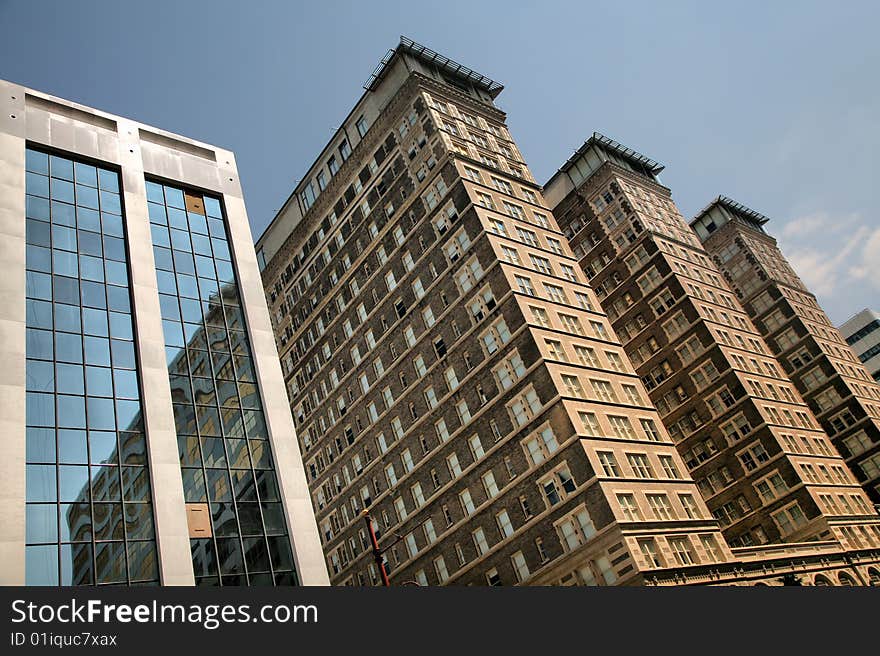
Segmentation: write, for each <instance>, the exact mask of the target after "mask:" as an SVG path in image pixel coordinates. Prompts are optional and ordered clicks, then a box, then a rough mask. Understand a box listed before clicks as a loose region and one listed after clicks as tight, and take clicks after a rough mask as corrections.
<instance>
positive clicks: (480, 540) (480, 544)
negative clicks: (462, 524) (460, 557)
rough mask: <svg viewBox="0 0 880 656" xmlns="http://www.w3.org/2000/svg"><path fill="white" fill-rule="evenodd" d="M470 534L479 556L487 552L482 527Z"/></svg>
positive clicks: (486, 543) (487, 542) (487, 546)
mask: <svg viewBox="0 0 880 656" xmlns="http://www.w3.org/2000/svg"><path fill="white" fill-rule="evenodd" d="M472 536H473V540H474V546H475V547H476V548H477V553H478V554H480V555H481V556H484V555H485V554H487V553H488V552H489V541H488V540H487V539H486V532H485V531H484V530H483V529H482V527H480V528H478V529H477V530H476V531H474V532H473V533H472ZM496 575H497V572H496Z"/></svg>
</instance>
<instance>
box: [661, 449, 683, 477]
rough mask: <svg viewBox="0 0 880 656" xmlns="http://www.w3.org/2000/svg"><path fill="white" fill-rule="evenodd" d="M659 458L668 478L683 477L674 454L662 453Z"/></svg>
mask: <svg viewBox="0 0 880 656" xmlns="http://www.w3.org/2000/svg"><path fill="white" fill-rule="evenodd" d="M659 458H660V466H661V467H662V468H663V473H664V474H666V478H675V479H677V478H681V475H680V474H679V473H678V468H677V467H676V466H675V460H674V459H673V458H672V456H667V455H661V456H660V457H659Z"/></svg>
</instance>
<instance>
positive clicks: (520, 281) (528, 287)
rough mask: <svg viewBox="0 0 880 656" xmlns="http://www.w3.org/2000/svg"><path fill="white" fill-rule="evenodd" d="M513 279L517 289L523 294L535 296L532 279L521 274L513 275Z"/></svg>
mask: <svg viewBox="0 0 880 656" xmlns="http://www.w3.org/2000/svg"><path fill="white" fill-rule="evenodd" d="M513 278H514V280H515V281H516V286H517V287H518V288H519V291H520V292H522V293H523V294H528V295H529V296H535V288H534V286H533V285H532V281H531V280H529V279H528V278H525V277H523V276H514V277H513Z"/></svg>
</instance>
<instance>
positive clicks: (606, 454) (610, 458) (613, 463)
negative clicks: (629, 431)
mask: <svg viewBox="0 0 880 656" xmlns="http://www.w3.org/2000/svg"><path fill="white" fill-rule="evenodd" d="M598 455H599V464H600V465H601V466H602V471H603V473H604V474H605V475H606V476H612V477H614V478H617V477H619V476H620V467H619V466H618V464H617V458H616V457H615V456H614V453H613V452H611V451H599V452H598Z"/></svg>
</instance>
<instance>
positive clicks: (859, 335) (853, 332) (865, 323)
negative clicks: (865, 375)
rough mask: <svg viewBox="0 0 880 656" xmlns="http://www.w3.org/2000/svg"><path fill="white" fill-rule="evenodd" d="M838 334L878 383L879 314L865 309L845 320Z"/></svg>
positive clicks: (879, 355)
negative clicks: (841, 335) (840, 334)
mask: <svg viewBox="0 0 880 656" xmlns="http://www.w3.org/2000/svg"><path fill="white" fill-rule="evenodd" d="M840 332H841V333H842V334H843V338H844V339H845V340H846V343H847V344H849V345H850V346H851V347H852V350H853V351H855V354H856V356H857V357H858V358H859V360H860V361H861V362H862V364H864V365H865V368H866V369H867V370H868V372H869V373H870V374H871V375H872V376H873V377H874V380H876V381H880V313H878V312H877V311H876V310H869V309H867V308H866V309H864V310H862V311H861V312H859V313H858V314H856V315H855V316H854V317H852V318H851V319H847V320H846V321H845V322H844V323H843V324H842V325H841V326H840Z"/></svg>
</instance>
